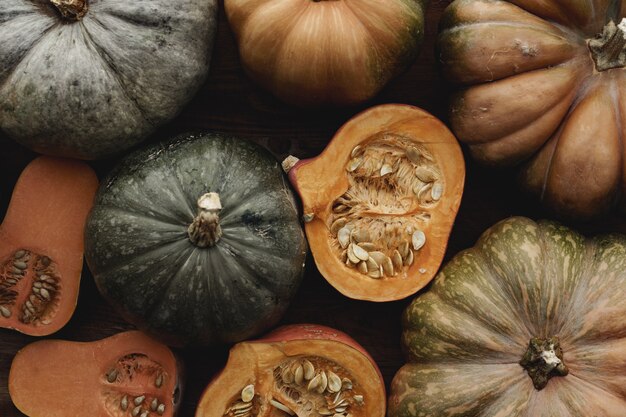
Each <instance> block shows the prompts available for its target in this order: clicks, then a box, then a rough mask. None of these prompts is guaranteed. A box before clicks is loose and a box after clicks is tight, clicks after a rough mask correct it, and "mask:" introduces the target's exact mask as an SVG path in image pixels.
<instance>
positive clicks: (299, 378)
mask: <svg viewBox="0 0 626 417" xmlns="http://www.w3.org/2000/svg"><path fill="white" fill-rule="evenodd" d="M293 379H294V382H295V383H296V385H302V383H303V382H304V368H302V366H301V365H298V367H297V368H296V370H295V372H294V373H293Z"/></svg>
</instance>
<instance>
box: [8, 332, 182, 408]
mask: <svg viewBox="0 0 626 417" xmlns="http://www.w3.org/2000/svg"><path fill="white" fill-rule="evenodd" d="M179 380H180V370H179V367H178V364H177V361H176V357H175V356H174V354H173V353H172V351H171V350H169V348H168V347H167V346H165V345H162V344H160V343H158V342H156V341H154V340H153V339H151V338H149V337H148V336H146V335H145V334H143V333H141V332H138V331H128V332H124V333H119V334H117V335H115V336H111V337H108V338H106V339H102V340H98V341H94V342H87V343H85V342H68V341H64V340H42V341H39V342H35V343H32V344H30V345H28V346H26V347H25V348H24V349H22V350H20V351H19V352H18V353H17V355H16V356H15V359H13V363H12V364H11V371H10V373H9V393H10V395H11V400H12V401H13V403H14V404H15V406H16V407H17V408H18V409H19V410H20V411H21V412H23V413H24V414H26V415H28V416H30V417H80V416H93V417H111V416H119V417H126V416H128V417H130V416H133V417H147V416H151V417H155V416H165V417H171V416H173V415H174V413H175V411H176V409H177V407H178V405H179V403H180V398H181V387H180V381H179Z"/></svg>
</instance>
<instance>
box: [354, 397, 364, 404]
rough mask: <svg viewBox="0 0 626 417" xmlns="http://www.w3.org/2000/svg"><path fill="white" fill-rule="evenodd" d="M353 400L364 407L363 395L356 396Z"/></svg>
mask: <svg viewBox="0 0 626 417" xmlns="http://www.w3.org/2000/svg"><path fill="white" fill-rule="evenodd" d="M352 398H354V401H355V402H356V403H357V404H359V405H362V404H363V403H364V400H363V396H362V395H354V396H353V397H352Z"/></svg>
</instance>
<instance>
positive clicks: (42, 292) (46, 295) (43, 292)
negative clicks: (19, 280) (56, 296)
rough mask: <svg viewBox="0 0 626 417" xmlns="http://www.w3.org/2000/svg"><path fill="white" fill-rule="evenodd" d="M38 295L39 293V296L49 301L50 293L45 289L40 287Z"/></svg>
mask: <svg viewBox="0 0 626 417" xmlns="http://www.w3.org/2000/svg"><path fill="white" fill-rule="evenodd" d="M39 295H41V298H43V299H44V300H46V301H50V293H49V292H48V290H47V289H45V288H42V289H41V290H39Z"/></svg>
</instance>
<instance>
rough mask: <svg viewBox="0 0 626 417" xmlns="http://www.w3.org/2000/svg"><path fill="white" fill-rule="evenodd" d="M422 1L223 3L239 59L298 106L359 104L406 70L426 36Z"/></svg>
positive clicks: (239, 0) (258, 78)
mask: <svg viewBox="0 0 626 417" xmlns="http://www.w3.org/2000/svg"><path fill="white" fill-rule="evenodd" d="M425 3H426V1H424V0H386V1H380V0H344V1H324V0H286V1H264V0H225V1H224V6H225V9H226V15H227V16H228V21H229V22H230V26H231V28H232V29H233V31H234V33H235V36H236V38H237V42H238V44H239V54H240V56H241V63H242V65H243V67H244V69H245V70H246V72H247V73H248V74H249V75H250V77H251V78H252V79H254V80H255V81H256V82H257V83H259V84H260V85H261V86H263V87H264V88H266V89H267V90H269V91H271V92H272V93H273V94H274V95H276V96H277V97H278V98H280V99H282V100H284V101H286V102H289V103H293V104H296V105H299V106H307V107H308V106H320V105H324V104H331V105H351V104H356V103H360V102H363V101H365V100H367V99H369V98H371V97H373V96H374V95H376V94H377V93H378V91H380V90H381V89H382V88H383V87H384V86H385V84H387V82H388V81H389V80H390V79H392V78H393V77H395V76H396V75H398V73H400V72H402V71H403V70H405V69H406V68H407V67H408V66H409V64H410V63H411V62H412V61H413V60H414V59H415V57H416V56H417V53H418V49H419V45H420V43H421V41H422V37H423V35H424V8H425Z"/></svg>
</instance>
